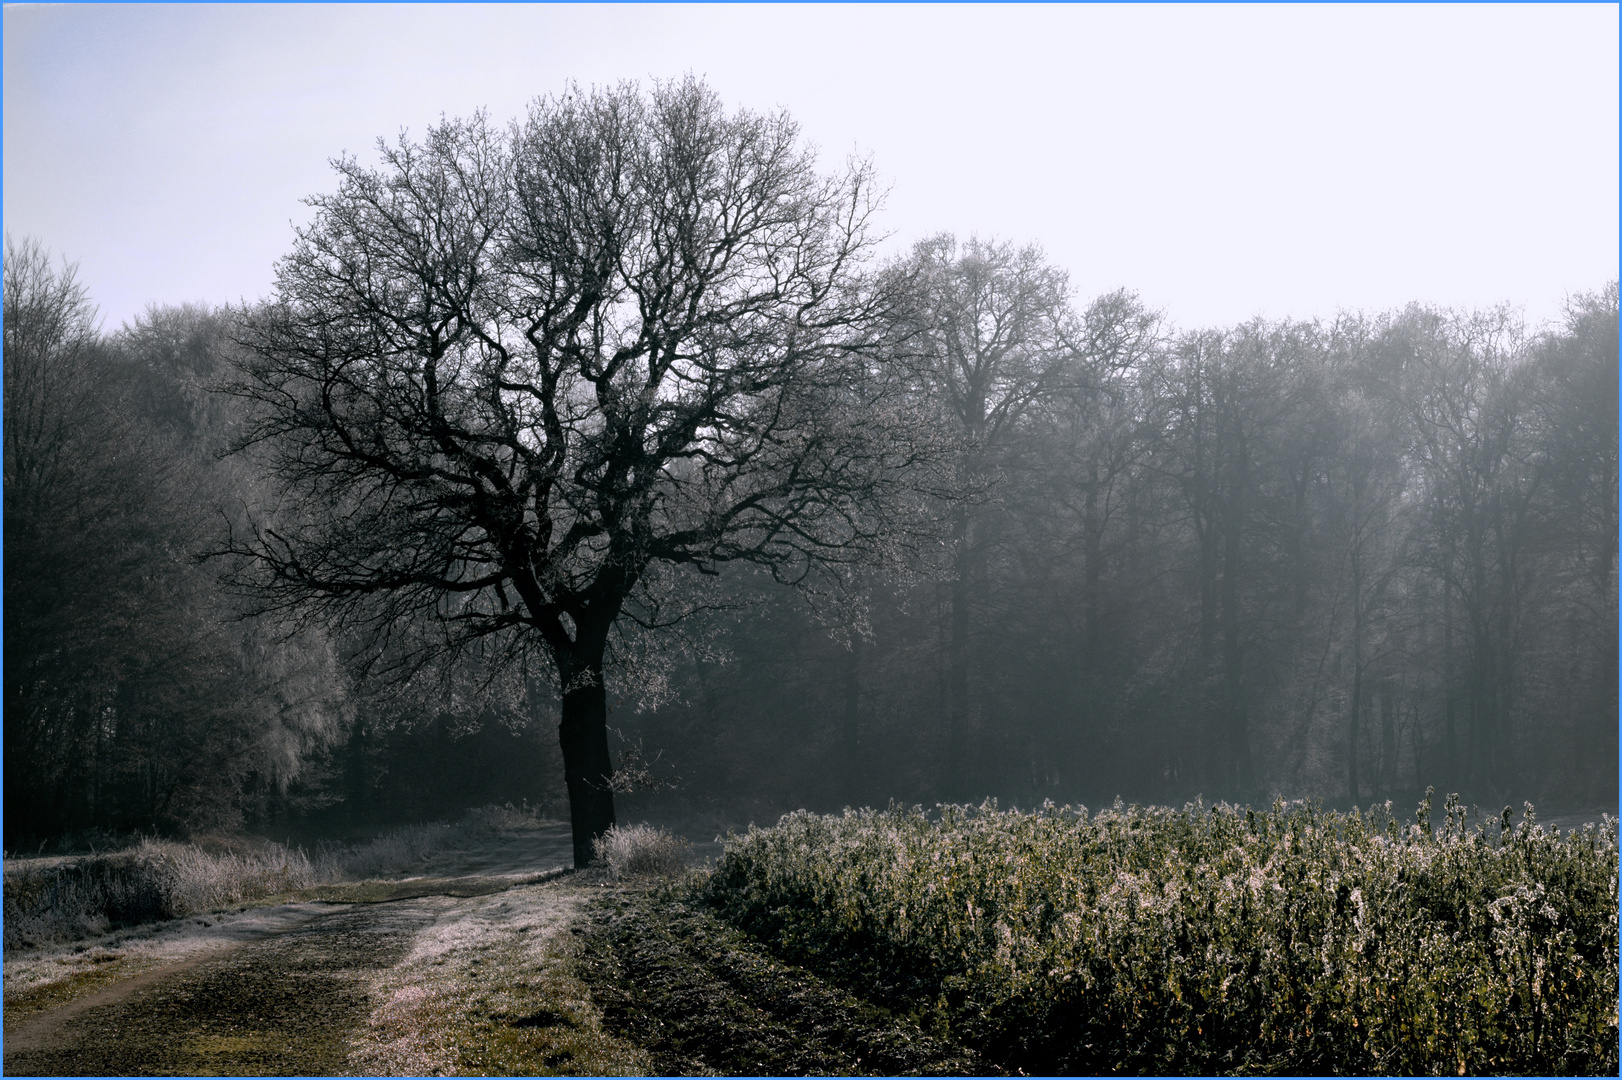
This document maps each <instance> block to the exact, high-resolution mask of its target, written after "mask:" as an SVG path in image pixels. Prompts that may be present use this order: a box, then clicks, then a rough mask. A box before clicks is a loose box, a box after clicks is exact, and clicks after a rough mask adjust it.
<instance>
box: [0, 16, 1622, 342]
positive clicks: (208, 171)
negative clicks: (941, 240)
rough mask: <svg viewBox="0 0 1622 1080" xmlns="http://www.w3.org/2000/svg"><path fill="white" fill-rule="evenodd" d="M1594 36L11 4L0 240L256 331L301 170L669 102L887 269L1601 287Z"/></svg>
mask: <svg viewBox="0 0 1622 1080" xmlns="http://www.w3.org/2000/svg"><path fill="white" fill-rule="evenodd" d="M1617 10H1618V9H1617V7H1616V6H1615V5H1600V4H1593V5H1572V6H1564V5H1552V4H1549V5H1546V4H1536V5H1527V6H1509V5H1495V6H1479V7H1478V6H1469V5H1440V6H1434V7H1432V6H1407V5H1400V4H1399V5H1382V6H1369V7H1363V6H1354V7H1327V6H1304V7H1286V6H1275V5H1262V6H1221V5H1194V6H1176V5H1168V6H1149V5H1142V6H1122V7H1114V6H1084V7H1063V6H1031V7H1008V6H969V5H965V6H932V5H908V6H863V5H841V6H826V7H825V6H759V7H756V6H748V5H742V6H740V5H715V6H709V5H691V6H688V5H655V6H647V7H640V6H610V5H588V6H571V5H536V6H500V5H492V6H473V5H454V6H453V5H444V6H440V5H421V6H408V5H401V6H394V5H355V6H345V5H337V6H326V5H319V4H316V5H296V6H278V5H262V6H260V5H255V6H240V7H239V6H229V5H220V6H212V5H109V6H99V5H65V6H44V5H41V6H35V5H8V6H7V7H6V8H5V14H4V18H5V189H4V199H5V228H6V231H7V232H8V233H9V234H10V235H11V236H12V237H14V238H16V237H21V236H23V235H32V236H35V237H37V238H39V239H40V240H42V241H43V242H44V243H46V244H47V245H48V246H49V247H50V248H51V249H52V250H54V251H57V252H60V253H61V254H63V255H66V256H67V257H69V258H71V259H75V260H77V261H78V262H79V267H80V276H81V279H82V280H83V281H84V282H85V283H86V285H87V286H88V287H89V289H90V291H91V294H92V296H93V298H94V299H95V300H96V301H97V302H98V303H99V304H100V306H101V310H102V312H103V315H104V317H105V320H106V321H105V325H106V327H107V328H108V329H115V328H117V326H118V325H119V324H120V323H121V322H123V321H124V320H126V319H128V318H130V317H132V316H133V315H134V314H136V313H137V312H139V311H141V310H142V309H143V308H144V307H145V306H146V304H147V303H149V302H152V301H158V302H164V303H170V302H181V301H188V300H199V301H205V302H209V303H223V302H227V301H236V300H239V299H249V300H251V299H254V298H257V297H259V296H263V295H265V294H266V293H267V291H268V290H269V288H270V284H271V280H272V277H271V275H272V267H273V264H274V262H275V260H276V259H277V257H278V256H280V255H281V254H283V253H285V252H286V251H287V249H288V247H289V242H290V240H291V238H292V228H293V225H294V224H295V223H298V222H302V221H303V220H305V213H306V211H305V208H304V207H303V205H302V204H301V202H300V199H301V198H303V197H304V196H307V195H310V194H313V193H317V192H323V191H328V190H331V189H332V187H333V186H334V183H333V178H332V174H331V170H330V168H329V166H328V164H327V162H328V159H330V158H332V157H334V156H336V155H338V154H340V153H343V152H349V153H353V154H357V155H359V156H360V157H361V158H362V159H363V160H368V159H370V158H371V156H372V152H373V145H374V143H375V141H376V139H377V137H378V136H380V135H388V136H390V137H392V136H393V135H395V134H396V133H397V132H398V131H399V130H400V129H401V128H402V127H405V128H409V129H410V130H411V131H412V132H414V133H421V132H422V131H423V129H424V128H425V127H426V126H427V125H428V124H430V123H432V122H434V121H435V120H436V119H437V118H438V117H439V115H440V114H441V113H444V114H446V115H449V116H462V115H466V114H468V113H470V112H472V111H473V110H475V109H478V108H485V109H488V110H489V112H490V114H491V116H492V118H495V119H498V120H502V121H505V120H507V119H509V118H512V117H515V116H517V115H519V114H520V113H521V112H522V111H523V109H524V107H525V104H526V102H528V101H529V100H530V99H532V98H534V97H535V96H537V95H547V94H553V93H557V92H559V91H561V90H562V89H564V88H565V86H566V85H567V84H568V83H569V81H570V80H574V81H578V82H579V83H581V84H583V85H588V86H589V85H591V84H604V83H612V82H617V81H620V80H626V79H632V80H639V81H642V82H644V83H645V82H647V81H648V80H650V79H656V78H671V77H677V76H680V75H682V74H683V73H686V72H692V73H694V74H697V75H700V76H702V77H704V78H705V79H707V80H708V82H709V83H710V85H711V86H712V87H714V89H715V90H716V91H717V92H718V93H719V94H720V95H721V97H722V99H723V101H725V102H726V103H727V105H728V106H729V107H737V106H742V107H747V108H750V109H754V110H765V109H774V108H778V107H782V108H786V109H788V110H789V111H790V112H791V113H792V115H793V116H794V117H795V118H796V119H797V120H798V121H799V122H800V125H801V129H802V132H803V134H804V136H805V138H806V139H808V140H809V141H811V142H813V143H815V144H816V145H817V146H819V147H820V148H821V149H822V151H823V152H824V153H825V155H826V156H827V160H828V162H829V164H830V165H834V164H837V163H838V162H839V161H841V160H842V159H843V158H844V157H845V156H846V155H847V154H849V153H850V152H851V151H853V150H854V151H856V152H858V153H861V154H864V155H867V156H870V157H871V158H872V160H873V162H874V164H875V166H876V167H877V170H878V172H879V174H880V175H881V176H882V177H883V178H885V179H886V180H887V181H888V183H889V184H890V185H891V193H890V197H889V200H888V202H887V209H886V211H885V213H884V216H883V219H882V223H883V225H884V226H885V227H886V228H887V229H888V230H890V231H891V232H892V233H893V234H894V239H893V241H892V242H893V244H894V245H895V248H896V250H903V249H904V248H905V247H906V246H908V245H910V244H911V243H912V242H913V241H915V240H917V239H920V238H922V237H924V236H927V235H930V234H932V233H935V232H938V231H942V230H949V231H953V232H956V233H958V234H959V235H961V236H967V235H968V234H970V233H978V234H980V235H982V236H996V237H999V238H1005V239H1011V240H1015V241H1018V242H1021V243H1026V242H1033V241H1034V242H1037V243H1040V244H1041V245H1042V246H1043V247H1044V248H1045V249H1046V251H1047V253H1048V256H1049V258H1050V259H1051V260H1052V261H1053V262H1054V263H1055V264H1057V265H1059V266H1061V267H1063V268H1064V269H1066V270H1068V271H1069V273H1070V275H1071V281H1072V284H1073V285H1074V287H1075V290H1076V292H1077V294H1078V296H1079V297H1081V298H1082V299H1083V300H1085V299H1087V298H1090V297H1092V296H1095V295H1097V294H1099V293H1101V292H1103V291H1106V290H1109V289H1113V288H1116V287H1119V286H1126V287H1128V288H1131V289H1134V290H1136V291H1137V292H1138V293H1139V294H1140V295H1141V296H1142V297H1143V299H1144V301H1145V302H1147V303H1149V304H1150V305H1152V306H1154V307H1158V308H1161V309H1162V310H1164V311H1165V312H1166V313H1167V314H1168V315H1170V316H1171V318H1172V319H1173V320H1174V321H1175V322H1176V323H1177V324H1179V325H1182V326H1186V327H1193V326H1206V325H1224V324H1231V323H1235V322H1239V321H1242V320H1244V319H1246V318H1249V317H1250V316H1253V315H1257V314H1265V315H1267V316H1269V317H1274V318H1277V317H1283V316H1296V317H1312V316H1333V314H1334V313H1335V312H1336V310H1337V309H1352V308H1363V309H1369V310H1373V309H1380V308H1385V307H1390V306H1395V305H1399V304H1402V303H1404V302H1406V301H1409V300H1423V301H1428V302H1432V303H1438V304H1444V305H1452V306H1463V307H1472V306H1483V305H1487V304H1492V303H1497V302H1501V301H1509V302H1512V303H1514V304H1516V305H1518V306H1520V307H1522V308H1523V310H1524V312H1525V314H1526V316H1527V318H1528V320H1529V321H1530V322H1532V323H1534V324H1535V323H1539V322H1541V321H1543V320H1546V319H1552V318H1556V317H1558V315H1559V312H1560V310H1561V307H1562V304H1563V301H1564V299H1565V297H1566V296H1567V295H1568V294H1569V293H1572V292H1578V291H1588V290H1593V289H1597V288H1599V287H1600V286H1601V285H1603V284H1604V283H1605V282H1606V281H1608V280H1610V279H1611V278H1612V277H1614V276H1616V273H1617V235H1618V220H1617V206H1618V187H1617V161H1618V143H1617V133H1618V117H1617V97H1618V85H1619V84H1618V72H1617V35H1618V25H1617Z"/></svg>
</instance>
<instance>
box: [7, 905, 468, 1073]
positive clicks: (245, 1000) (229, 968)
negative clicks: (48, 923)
mask: <svg viewBox="0 0 1622 1080" xmlns="http://www.w3.org/2000/svg"><path fill="white" fill-rule="evenodd" d="M436 914H437V913H436V912H435V911H434V910H433V901H430V900H414V901H401V902H396V903H390V904H369V905H364V906H356V907H353V908H349V909H347V910H342V911H336V912H333V913H331V914H329V915H325V916H322V917H319V918H316V919H312V920H310V921H309V922H307V923H305V924H304V925H302V926H300V927H298V928H297V929H294V930H291V931H288V932H286V933H283V934H280V935H277V936H275V937H273V938H271V939H269V940H266V941H261V942H257V943H254V944H248V945H242V946H239V947H237V948H234V949H230V950H228V951H226V953H225V954H224V955H216V956H214V957H208V958H203V959H197V960H192V961H187V962H182V963H181V964H178V965H175V966H172V967H168V968H164V969H160V970H159V971H155V972H149V973H147V974H146V975H143V976H139V977H137V978H135V979H131V980H128V981H126V982H123V983H119V984H115V985H114V986H112V987H109V988H107V989H106V990H103V991H101V992H100V993H99V994H97V995H95V996H94V997H93V998H89V999H84V1000H81V1001H79V1002H75V1003H74V1004H73V1005H70V1006H68V1007H66V1008H64V1009H61V1010H55V1011H52V1012H47V1013H43V1014H41V1015H39V1016H37V1017H35V1018H34V1019H33V1021H32V1022H30V1023H29V1024H27V1026H26V1027H24V1028H23V1029H22V1030H19V1031H17V1032H15V1033H13V1034H11V1035H9V1036H8V1038H7V1039H6V1052H5V1071H6V1073H7V1075H11V1076H134V1075H140V1076H151V1075H199V1076H209V1075H227V1074H256V1075H264V1074H280V1075H331V1074H333V1073H336V1072H339V1071H342V1070H343V1068H344V1066H345V1062H346V1058H347V1052H348V1035H349V1033H350V1031H351V1030H353V1029H354V1028H355V1027H356V1026H357V1025H358V1024H359V1023H360V1022H361V1021H362V1020H363V1019H364V1018H365V1016H366V1012H367V1008H368V1006H369V997H368V993H367V989H368V983H369V978H370V976H372V975H373V974H374V973H376V972H377V971H379V970H381V969H386V968H389V967H392V966H393V964H394V963H395V962H396V961H398V960H399V959H400V958H401V957H402V956H404V955H405V953H406V951H407V950H408V949H409V948H410V946H411V941H412V938H413V936H414V935H415V934H416V933H417V932H418V931H419V930H421V929H422V928H423V927H424V926H427V925H429V924H430V923H432V922H433V921H434V917H435V915H436Z"/></svg>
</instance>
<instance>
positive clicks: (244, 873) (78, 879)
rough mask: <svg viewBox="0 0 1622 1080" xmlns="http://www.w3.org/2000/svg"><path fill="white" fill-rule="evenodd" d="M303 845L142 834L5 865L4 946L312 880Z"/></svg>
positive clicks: (171, 914) (164, 915)
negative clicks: (73, 854) (121, 846)
mask: <svg viewBox="0 0 1622 1080" xmlns="http://www.w3.org/2000/svg"><path fill="white" fill-rule="evenodd" d="M315 880H316V872H315V868H314V867H313V866H312V865H311V863H310V860H309V859H308V858H307V857H306V856H305V854H304V853H303V852H302V851H289V850H287V849H286V848H284V847H282V846H281V845H279V844H277V845H271V846H270V847H268V848H267V849H266V850H263V851H260V852H255V853H250V854H243V855H239V854H224V855H211V854H209V853H208V852H205V851H203V850H202V849H200V848H197V847H194V846H192V845H190V844H175V843H167V842H161V841H153V840H143V841H142V842H141V844H140V846H138V847H136V848H133V849H131V850H129V851H123V852H118V853H116V854H111V855H93V856H90V857H89V858H83V859H72V860H67V861H64V862H52V863H49V864H42V865H30V864H29V863H26V862H17V863H11V864H8V865H7V866H6V869H5V949H6V951H7V952H9V951H11V950H12V949H16V948H21V947H24V946H28V945H44V944H48V943H50V942H56V941H72V940H75V939H77V938H83V937H89V936H93V935H96V934H102V933H106V932H107V931H108V930H110V929H112V928H113V927H116V926H132V925H136V924H139V923H144V922H154V921H157V920H159V919H175V918H180V917H182V916H185V915H190V914H193V913H195V912H201V911H211V910H213V909H215V908H219V907H225V906H227V905H230V904H240V903H244V902H247V901H250V900H254V899H257V898H259V897H263V896H270V895H274V894H276V893H282V892H290V891H292V890H294V889H301V888H305V887H307V886H309V885H313V884H314V883H315Z"/></svg>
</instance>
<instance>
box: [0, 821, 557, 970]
mask: <svg viewBox="0 0 1622 1080" xmlns="http://www.w3.org/2000/svg"><path fill="white" fill-rule="evenodd" d="M535 823H536V818H535V817H534V816H533V815H530V814H527V813H525V812H523V811H518V810H515V809H513V808H512V807H511V806H507V807H493V806H492V807H482V808H479V809H477V810H470V811H468V813H467V814H466V815H465V816H464V817H463V818H462V819H461V820H460V821H458V822H456V823H453V824H447V823H444V822H436V823H433V824H427V825H408V826H405V827H403V828H399V829H394V830H392V831H390V832H387V833H384V834H383V835H381V836H379V837H377V838H376V839H373V840H370V841H368V842H366V843H363V844H353V845H325V846H322V847H320V848H318V849H317V851H316V855H315V857H314V858H313V859H312V858H311V857H310V856H309V855H307V854H306V853H305V852H304V851H303V850H302V849H288V848H286V847H283V846H282V845H281V844H277V843H273V842H270V841H257V842H254V843H252V844H249V845H244V844H243V842H242V841H241V840H240V838H238V839H235V840H221V839H219V838H213V837H205V838H200V839H199V840H198V841H197V842H194V843H186V844H182V843H176V842H172V841H161V840H152V839H143V840H140V841H139V842H138V843H137V844H135V845H134V846H133V847H131V848H128V849H126V850H124V851H119V852H114V853H110V854H102V855H89V856H78V857H71V858H53V859H8V860H7V861H6V866H5V900H4V925H5V931H4V937H5V951H6V952H10V951H12V950H13V949H18V948H24V947H28V946H34V945H45V944H50V943H52V942H60V941H73V940H76V939H80V938H85V937H91V936H94V935H97V934H103V933H106V932H107V931H108V930H111V929H114V928H116V927H123V926H135V925H139V924H141V923H147V922H156V921H159V920H162V919H176V918H182V917H184V916H186V915H192V914H196V913H199V912H205V911H212V910H215V909H217V908H221V907H227V906H230V905H233V904H243V903H251V902H252V901H254V900H258V899H262V898H264V897H268V896H277V895H280V894H283V893H288V892H293V891H295V890H298V889H306V888H310V887H311V886H314V885H320V884H326V883H329V882H336V881H354V880H364V879H368V878H379V877H387V876H390V875H395V874H402V873H406V872H408V871H410V870H412V869H414V868H416V867H418V866H419V865H420V864H422V863H423V862H425V861H426V860H428V859H429V858H431V857H432V856H433V855H435V854H437V853H438V852H441V851H444V850H446V849H450V848H454V847H456V846H457V845H459V844H464V843H467V842H468V841H469V840H470V839H471V838H472V837H474V836H475V835H477V834H479V833H485V832H491V831H499V830H501V829H510V828H518V827H522V826H525V825H533V824H535ZM233 848H240V849H241V850H233Z"/></svg>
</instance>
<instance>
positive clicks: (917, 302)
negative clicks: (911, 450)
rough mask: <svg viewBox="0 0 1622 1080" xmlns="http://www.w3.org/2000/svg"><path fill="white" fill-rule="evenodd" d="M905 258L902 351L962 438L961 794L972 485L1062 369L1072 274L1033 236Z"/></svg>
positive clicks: (950, 627) (952, 757) (994, 469)
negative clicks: (1050, 259) (907, 297)
mask: <svg viewBox="0 0 1622 1080" xmlns="http://www.w3.org/2000/svg"><path fill="white" fill-rule="evenodd" d="M903 269H904V271H905V277H906V279H907V280H908V281H909V283H910V287H911V296H912V299H911V303H910V305H909V307H908V308H907V312H906V316H907V318H906V327H907V340H908V345H907V351H908V353H909V355H911V356H913V357H914V359H915V362H916V364H917V370H918V376H919V381H920V384H921V388H922V390H923V393H924V394H925V396H926V398H928V399H929V400H931V402H932V403H933V406H934V407H935V408H936V409H938V410H939V412H940V413H941V414H942V415H943V420H944V423H945V425H947V426H948V428H949V429H950V431H951V433H952V435H953V436H954V437H955V439H956V440H957V442H958V444H959V446H960V449H959V452H958V454H957V458H956V489H957V492H958V495H959V498H957V499H956V500H955V505H954V506H953V507H952V508H951V510H950V520H951V529H952V538H951V558H952V565H951V568H950V571H949V576H948V589H949V590H950V591H949V595H948V597H947V630H946V650H945V651H946V713H947V726H946V760H945V767H944V777H943V787H944V789H945V790H946V791H947V792H948V793H949V794H950V796H951V797H953V798H964V797H966V796H967V795H968V792H969V785H970V779H969V777H968V776H967V775H966V770H967V766H968V746H969V739H970V729H971V727H972V723H973V720H972V717H971V715H970V714H971V711H972V709H971V702H970V692H969V686H970V678H969V675H970V672H969V668H970V656H971V650H970V634H971V624H972V622H973V618H974V616H973V609H974V606H975V595H974V594H975V591H976V583H977V581H978V580H979V579H980V578H981V577H982V576H983V573H984V566H985V558H986V548H987V544H988V541H989V536H988V535H987V522H988V521H989V520H990V518H989V515H987V514H986V513H985V512H984V511H985V504H984V502H983V500H980V499H978V498H976V496H978V495H982V494H984V493H985V492H987V491H988V490H990V489H992V488H994V487H995V485H996V482H997V480H998V475H999V473H1000V471H1001V470H1002V469H1003V468H1004V467H1005V466H1006V465H1007V464H1008V463H1009V460H1010V458H1011V456H1012V455H1013V454H1014V452H1015V449H1016V443H1017V441H1018V440H1019V439H1020V438H1021V437H1022V434H1023V432H1024V425H1025V421H1026V419H1027V417H1028V415H1029V413H1030V410H1031V409H1032V407H1033V405H1034V404H1035V403H1036V402H1037V401H1038V400H1039V399H1040V398H1041V396H1042V395H1043V394H1044V393H1045V392H1048V391H1051V390H1052V389H1054V388H1055V387H1056V385H1057V384H1058V382H1059V380H1061V379H1062V378H1063V377H1064V373H1065V371H1066V370H1067V369H1066V364H1065V361H1066V358H1067V357H1068V356H1069V355H1070V350H1069V348H1068V347H1067V344H1066V341H1065V335H1066V331H1067V329H1068V326H1067V323H1068V322H1069V306H1068V288H1069V286H1068V282H1067V279H1066V276H1065V274H1064V273H1063V271H1061V270H1058V269H1057V268H1055V267H1053V266H1050V265H1049V264H1048V263H1047V261H1046V260H1045V259H1044V258H1043V255H1042V252H1041V250H1040V249H1038V248H1036V247H1034V246H1033V247H1024V248H1015V247H1014V246H1013V245H1012V244H1009V243H1003V242H996V241H988V240H980V239H978V238H971V239H970V240H969V241H968V242H967V243H965V244H963V245H962V246H961V247H959V245H958V242H957V239H956V238H955V237H953V236H951V235H949V234H941V235H939V236H936V237H933V238H932V239H929V240H926V241H924V242H922V243H920V244H919V245H918V246H917V248H916V249H915V250H914V252H913V256H912V259H911V260H910V262H908V263H907V264H905V266H904V268H903Z"/></svg>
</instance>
